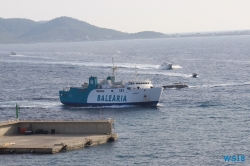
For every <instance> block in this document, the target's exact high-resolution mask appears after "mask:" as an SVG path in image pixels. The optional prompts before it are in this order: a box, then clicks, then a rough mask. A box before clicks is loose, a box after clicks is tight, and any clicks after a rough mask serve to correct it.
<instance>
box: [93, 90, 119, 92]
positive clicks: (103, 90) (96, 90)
mask: <svg viewBox="0 0 250 166" xmlns="http://www.w3.org/2000/svg"><path fill="white" fill-rule="evenodd" d="M96 92H105V91H104V90H96ZM111 92H113V90H111ZM119 92H124V89H119Z"/></svg>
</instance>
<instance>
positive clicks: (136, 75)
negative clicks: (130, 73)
mask: <svg viewBox="0 0 250 166" xmlns="http://www.w3.org/2000/svg"><path fill="white" fill-rule="evenodd" d="M136 69H137V68H136V66H135V80H136V81H138V74H137V70H136Z"/></svg>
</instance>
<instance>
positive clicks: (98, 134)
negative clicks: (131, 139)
mask: <svg viewBox="0 0 250 166" xmlns="http://www.w3.org/2000/svg"><path fill="white" fill-rule="evenodd" d="M113 123H114V120H113V119H108V120H92V121H86V120H85V121H81V120H80V121H18V120H17V121H8V122H4V123H3V122H2V123H0V154H6V153H47V154H53V153H58V152H60V151H65V150H73V149H79V148H84V147H86V146H93V145H98V144H103V143H107V142H111V141H115V140H117V139H118V136H117V134H116V133H115V132H114V131H113V128H112V126H113Z"/></svg>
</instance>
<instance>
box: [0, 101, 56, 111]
mask: <svg viewBox="0 0 250 166" xmlns="http://www.w3.org/2000/svg"><path fill="white" fill-rule="evenodd" d="M16 104H17V105H18V106H19V107H20V108H51V107H59V106H60V105H61V103H59V102H51V101H28V100H22V101H6V102H0V108H13V109H15V106H16Z"/></svg>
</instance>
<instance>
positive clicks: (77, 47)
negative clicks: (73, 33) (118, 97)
mask: <svg viewBox="0 0 250 166" xmlns="http://www.w3.org/2000/svg"><path fill="white" fill-rule="evenodd" d="M13 51H14V52H16V53H17V55H10V52H13ZM112 57H114V61H115V65H116V66H117V67H118V71H117V80H123V81H127V80H134V79H135V73H136V72H135V67H136V68H137V73H138V74H139V76H138V78H139V79H150V80H151V81H152V82H153V83H154V84H155V85H169V84H173V83H175V82H179V81H180V82H183V83H185V84H187V85H188V86H189V87H188V88H183V89H165V90H164V91H163V94H162V97H161V100H160V103H159V105H158V107H116V106H112V107H100V108H89V107H87V108H81V107H69V106H64V105H62V104H61V103H60V100H59V93H58V92H59V90H61V89H62V88H63V87H65V86H80V85H81V84H83V83H84V82H87V81H88V78H89V77H90V76H97V77H98V78H99V79H104V78H106V77H107V76H108V75H111V73H112V70H111V66H112ZM163 61H166V62H169V63H172V64H173V69H172V70H161V69H159V65H160V64H161V63H162V62H163ZM0 71H1V72H0V83H1V84H0V85H1V88H0V114H1V116H0V121H6V120H10V119H14V118H15V104H16V103H17V104H18V105H19V106H20V112H19V116H20V118H21V119H72V120H74V119H100V118H101V115H102V117H103V118H114V119H115V125H114V128H115V131H116V133H118V136H119V139H118V141H116V142H113V143H107V144H103V145H98V146H93V147H88V148H85V149H79V150H74V151H66V152H63V153H58V154H53V155H39V154H13V155H0V165H96V166H97V165H116V166H119V165H150V166H151V165H174V166H176V165H183V166H193V165H231V164H232V165H234V164H235V162H232V161H229V162H227V161H225V160H224V156H226V155H229V156H231V155H244V156H245V161H244V162H242V163H237V164H240V165H250V129H249V127H250V114H249V112H250V77H249V73H250V36H223V37H218V36H217V37H216V36H214V37H189V38H166V39H148V40H145V39H142V40H121V41H91V42H79V43H73V42H70V43H39V44H10V45H0ZM192 73H197V74H198V77H197V78H193V77H192ZM100 114H101V115H100Z"/></svg>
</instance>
